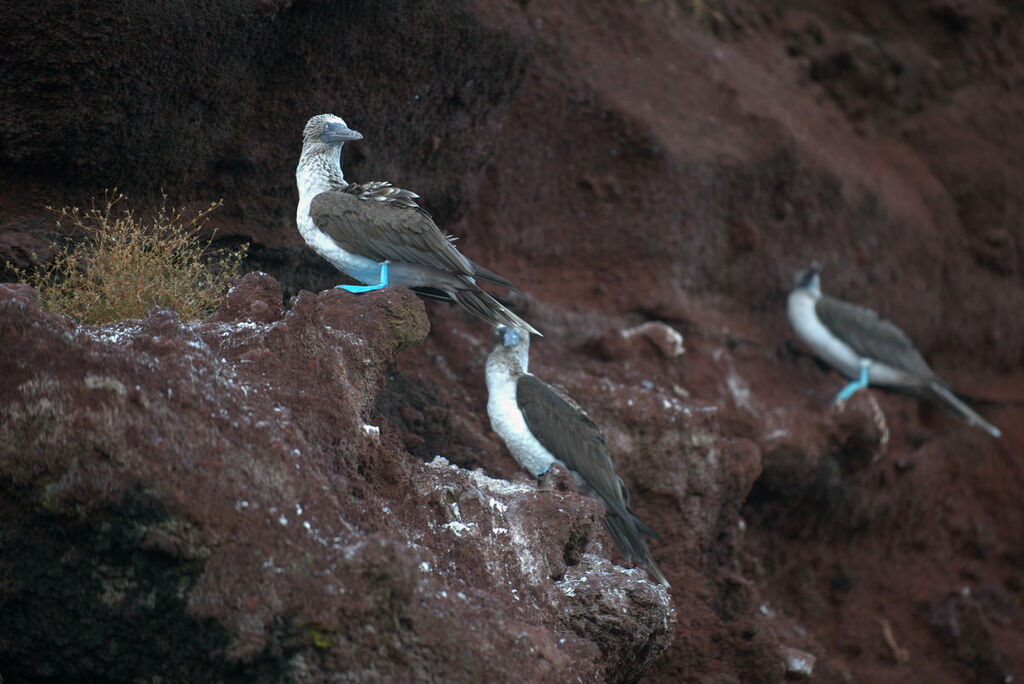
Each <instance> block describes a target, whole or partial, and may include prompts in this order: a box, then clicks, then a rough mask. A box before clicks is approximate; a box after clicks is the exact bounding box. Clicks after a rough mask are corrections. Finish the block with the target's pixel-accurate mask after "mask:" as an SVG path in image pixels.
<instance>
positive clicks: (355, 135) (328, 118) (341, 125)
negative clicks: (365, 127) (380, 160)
mask: <svg viewBox="0 0 1024 684" xmlns="http://www.w3.org/2000/svg"><path fill="white" fill-rule="evenodd" d="M362 139H363V134H362V133H360V132H359V131H354V130H352V129H351V128H349V127H348V124H346V123H345V120H344V119H342V118H341V117H340V116H335V115H334V114H318V115H316V116H314V117H313V118H312V119H310V120H309V121H307V122H306V128H305V130H304V131H303V132H302V144H303V146H304V147H307V148H308V147H311V146H321V145H326V146H327V147H335V146H336V147H341V146H342V145H344V144H345V143H347V142H349V141H351V140H362Z"/></svg>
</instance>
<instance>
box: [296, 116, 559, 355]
mask: <svg viewBox="0 0 1024 684" xmlns="http://www.w3.org/2000/svg"><path fill="white" fill-rule="evenodd" d="M362 137H363V135H362V134H361V133H359V132H358V131H355V130H352V129H351V128H349V127H348V125H347V124H346V123H345V121H344V120H343V119H341V118H340V117H337V116H335V115H333V114H320V115H318V116H314V117H313V118H311V119H310V120H309V121H308V122H307V123H306V128H305V130H304V131H303V134H302V155H301V157H300V158H299V165H298V167H297V168H296V169H295V180H296V182H297V184H298V186H299V206H298V210H297V211H296V215H295V220H296V222H297V223H298V226H299V233H301V234H302V237H303V238H304V239H305V240H306V244H308V245H309V246H310V247H312V248H313V250H314V251H315V252H316V253H317V254H319V255H320V256H322V257H323V258H324V259H326V260H327V261H329V262H330V263H331V265H333V266H334V267H335V268H337V269H338V270H339V271H342V272H344V273H346V274H347V275H349V276H350V277H352V278H354V279H355V280H358V281H359V282H361V283H363V285H339V286H338V287H339V288H343V289H345V290H348V291H349V292H368V291H370V290H379V289H382V288H385V287H387V286H388V285H404V286H406V287H409V288H412V289H413V290H416V292H417V293H418V294H420V295H422V296H424V297H431V298H436V299H444V300H448V301H454V302H456V303H457V304H459V305H460V306H462V307H463V308H465V309H466V310H467V311H469V312H470V313H472V314H473V315H475V316H479V317H480V318H482V319H483V320H485V321H487V322H488V323H490V324H491V325H508V326H514V327H521V328H524V329H526V330H528V331H530V332H531V333H534V334H537V335H539V334H540V333H539V332H537V330H536V329H534V328H533V326H531V325H530V324H529V323H527V322H526V321H524V320H523V319H521V318H520V317H519V316H517V315H516V314H514V313H512V312H511V311H509V310H508V309H507V308H506V307H505V306H504V305H502V304H501V302H499V301H498V300H497V299H495V298H494V297H492V296H491V295H489V294H487V293H486V292H484V291H483V290H482V289H480V287H479V286H478V285H477V284H476V279H478V278H479V279H481V280H486V281H488V282H492V283H496V284H498V285H501V286H503V287H507V288H509V289H512V290H515V288H514V287H513V285H512V283H510V282H509V281H508V280H506V279H505V278H502V277H501V276H499V275H497V274H496V273H492V272H491V271H488V270H487V269H485V268H483V267H481V266H478V265H477V264H474V263H473V262H472V261H470V260H469V259H467V258H466V257H465V256H463V255H462V254H461V253H460V252H459V250H457V249H456V248H455V245H453V244H452V242H453V241H454V238H452V237H451V236H448V235H445V234H444V233H442V232H441V230H440V229H439V228H438V227H437V225H436V224H435V223H434V220H433V219H432V218H431V217H430V214H428V213H427V212H426V210H425V209H423V208H422V207H420V206H419V204H417V202H416V200H417V199H419V196H418V195H417V194H416V193H414V192H410V191H409V190H403V189H402V188H396V187H395V186H393V185H391V183H389V182H387V181H373V182H370V183H363V184H360V185H354V184H350V183H348V182H347V181H346V180H345V175H344V174H343V173H342V170H341V148H342V146H343V145H344V144H345V143H346V142H349V141H351V140H361V139H362ZM516 291H518V290H516Z"/></svg>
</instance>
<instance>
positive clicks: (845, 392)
mask: <svg viewBox="0 0 1024 684" xmlns="http://www.w3.org/2000/svg"><path fill="white" fill-rule="evenodd" d="M870 365H871V362H870V361H868V360H867V359H861V360H860V377H859V378H857V379H856V380H854V381H853V382H851V383H850V384H849V385H847V386H846V387H844V388H843V389H842V390H840V392H839V394H837V395H836V398H835V400H834V401H833V403H835V404H841V403H843V402H844V401H846V400H847V399H849V398H850V397H852V396H853V395H854V394H855V393H856V392H857V390H859V389H863V388H864V387H867V386H868V366H870Z"/></svg>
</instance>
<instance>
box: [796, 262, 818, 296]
mask: <svg viewBox="0 0 1024 684" xmlns="http://www.w3.org/2000/svg"><path fill="white" fill-rule="evenodd" d="M820 274H821V264H819V263H818V262H817V261H812V262H811V267H810V268H805V269H801V270H799V271H797V272H796V274H795V275H794V276H793V288H794V289H797V290H809V291H810V292H811V293H812V294H815V295H818V294H821V278H820V277H819V276H820Z"/></svg>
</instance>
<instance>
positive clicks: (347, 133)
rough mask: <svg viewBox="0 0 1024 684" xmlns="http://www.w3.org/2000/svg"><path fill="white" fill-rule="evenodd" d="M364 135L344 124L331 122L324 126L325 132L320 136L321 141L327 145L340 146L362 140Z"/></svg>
mask: <svg viewBox="0 0 1024 684" xmlns="http://www.w3.org/2000/svg"><path fill="white" fill-rule="evenodd" d="M362 139H363V134H362V133H360V132H359V131H354V130H352V129H351V128H349V127H348V126H346V125H345V124H343V123H337V122H334V121H332V122H330V123H325V124H324V132H323V133H321V134H320V141H321V142H323V143H324V144H325V145H338V144H340V143H344V142H349V141H350V140H362Z"/></svg>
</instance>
